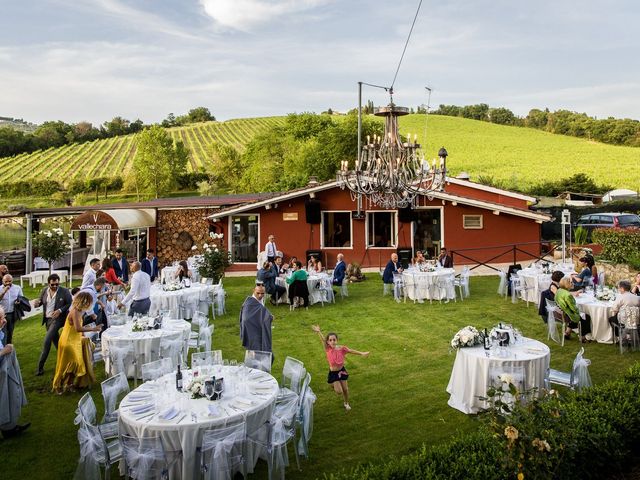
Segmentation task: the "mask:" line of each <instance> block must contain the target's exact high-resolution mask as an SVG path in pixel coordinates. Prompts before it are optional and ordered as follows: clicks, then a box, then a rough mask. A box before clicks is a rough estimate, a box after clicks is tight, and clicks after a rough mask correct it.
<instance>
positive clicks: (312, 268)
mask: <svg viewBox="0 0 640 480" xmlns="http://www.w3.org/2000/svg"><path fill="white" fill-rule="evenodd" d="M307 271H308V272H309V273H312V272H316V273H320V272H321V271H322V262H321V261H320V260H318V259H317V258H316V257H315V256H313V255H311V256H310V257H309V263H308V264H307Z"/></svg>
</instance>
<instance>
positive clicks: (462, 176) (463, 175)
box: [456, 172, 471, 181]
mask: <svg viewBox="0 0 640 480" xmlns="http://www.w3.org/2000/svg"><path fill="white" fill-rule="evenodd" d="M456 178H457V179H458V180H467V181H468V180H469V179H470V178H471V176H470V175H469V174H468V173H467V172H460V173H459V174H458V176H457V177H456Z"/></svg>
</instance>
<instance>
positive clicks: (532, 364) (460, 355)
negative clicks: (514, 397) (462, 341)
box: [447, 338, 551, 413]
mask: <svg viewBox="0 0 640 480" xmlns="http://www.w3.org/2000/svg"><path fill="white" fill-rule="evenodd" d="M506 351H507V353H508V356H506V357H499V356H498V355H497V353H496V351H495V350H491V351H490V356H487V352H485V350H484V348H483V347H482V346H481V345H480V346H477V347H470V348H460V349H459V350H458V351H457V353H456V360H455V362H454V364H453V370H452V371H451V378H450V379H449V385H447V393H449V394H450V397H449V402H448V403H449V406H451V407H453V408H455V409H456V410H460V411H461V412H463V413H478V412H479V411H480V410H482V409H484V408H486V407H487V405H486V403H485V402H484V401H482V400H480V399H479V398H478V397H484V396H486V394H487V389H488V387H490V386H491V382H490V377H489V370H490V367H491V365H492V364H493V365H496V364H497V366H505V367H519V366H522V367H524V370H525V380H524V383H525V388H526V389H527V390H528V389H531V388H533V387H537V388H538V392H541V391H542V388H543V387H544V377H545V374H546V371H547V369H548V368H549V359H550V357H551V353H550V351H549V347H547V346H546V345H545V344H544V343H542V342H539V341H537V340H533V339H530V338H523V339H522V342H521V343H518V344H516V345H511V346H509V347H507V349H506Z"/></svg>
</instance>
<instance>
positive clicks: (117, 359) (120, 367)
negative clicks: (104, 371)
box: [108, 340, 136, 375]
mask: <svg viewBox="0 0 640 480" xmlns="http://www.w3.org/2000/svg"><path fill="white" fill-rule="evenodd" d="M108 353H109V359H110V363H109V373H110V375H115V374H116V373H119V372H125V374H126V372H127V369H126V366H127V365H129V364H131V363H136V355H135V351H134V348H133V343H131V342H127V341H123V342H118V341H114V340H112V341H110V342H109V346H108Z"/></svg>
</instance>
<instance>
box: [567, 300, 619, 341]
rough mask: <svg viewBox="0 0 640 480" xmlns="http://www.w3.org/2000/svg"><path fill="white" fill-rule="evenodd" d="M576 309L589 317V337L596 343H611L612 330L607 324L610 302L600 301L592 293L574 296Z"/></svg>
mask: <svg viewBox="0 0 640 480" xmlns="http://www.w3.org/2000/svg"><path fill="white" fill-rule="evenodd" d="M576 303H577V304H578V309H579V310H580V311H581V312H583V313H586V314H587V315H589V316H590V317H591V337H592V338H593V340H595V341H596V342H598V343H613V331H612V330H611V325H609V317H610V316H611V306H612V302H601V301H600V300H596V299H595V298H594V297H593V295H588V294H584V293H583V294H581V295H579V296H578V297H576Z"/></svg>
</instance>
